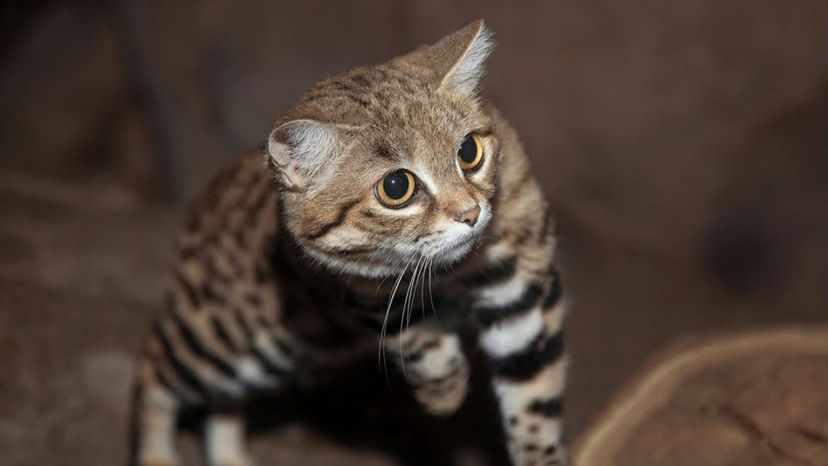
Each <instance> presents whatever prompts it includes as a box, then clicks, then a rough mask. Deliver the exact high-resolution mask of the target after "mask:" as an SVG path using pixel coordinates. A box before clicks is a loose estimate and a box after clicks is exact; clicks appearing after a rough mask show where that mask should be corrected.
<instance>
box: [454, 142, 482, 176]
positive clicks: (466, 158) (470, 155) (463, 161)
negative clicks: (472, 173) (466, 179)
mask: <svg viewBox="0 0 828 466" xmlns="http://www.w3.org/2000/svg"><path fill="white" fill-rule="evenodd" d="M457 157H458V158H459V159H460V168H462V169H463V170H472V169H474V168H476V167H477V166H478V165H480V162H482V161H483V144H481V143H480V138H478V137H477V135H476V134H469V135H468V136H466V139H464V140H463V143H462V144H460V147H459V148H457Z"/></svg>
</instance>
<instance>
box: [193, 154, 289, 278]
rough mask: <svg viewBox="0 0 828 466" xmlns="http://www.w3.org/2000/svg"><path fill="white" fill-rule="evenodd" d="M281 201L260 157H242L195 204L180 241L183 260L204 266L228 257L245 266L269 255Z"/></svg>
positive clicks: (211, 184)
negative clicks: (219, 254) (217, 255)
mask: <svg viewBox="0 0 828 466" xmlns="http://www.w3.org/2000/svg"><path fill="white" fill-rule="evenodd" d="M278 197H279V191H278V188H277V186H276V182H275V180H274V179H273V176H272V173H271V170H270V168H269V167H268V166H267V165H266V162H265V158H264V156H263V155H262V153H261V152H258V151H250V152H247V153H244V154H243V155H242V156H240V157H238V158H237V159H235V160H234V161H232V162H230V163H229V164H228V165H227V166H225V167H224V168H223V169H222V170H221V171H220V172H219V173H218V174H216V175H215V176H214V177H213V179H212V180H211V181H210V183H209V184H208V185H207V188H206V189H205V190H204V191H203V192H202V193H201V194H200V195H199V196H198V197H197V198H196V200H195V202H194V203H193V204H192V207H191V209H190V212H189V215H188V217H187V222H186V224H185V226H184V228H183V229H182V231H181V232H180V234H179V236H178V248H179V252H180V255H181V259H184V260H186V259H187V258H188V257H190V256H193V257H196V256H198V257H200V258H201V259H202V260H203V259H204V258H205V257H204V256H209V255H210V254H211V252H213V253H214V252H216V251H224V252H226V253H228V254H231V255H233V256H234V257H236V259H237V260H238V261H241V262H244V261H245V260H253V261H254V260H255V257H254V256H256V255H261V254H265V253H266V251H264V249H265V248H267V247H269V245H270V243H271V242H272V239H273V237H274V235H275V233H276V231H277V229H278V208H277V204H278ZM245 256H250V257H245ZM238 265H242V264H237V266H238ZM245 265H249V264H245ZM236 268H239V267H236Z"/></svg>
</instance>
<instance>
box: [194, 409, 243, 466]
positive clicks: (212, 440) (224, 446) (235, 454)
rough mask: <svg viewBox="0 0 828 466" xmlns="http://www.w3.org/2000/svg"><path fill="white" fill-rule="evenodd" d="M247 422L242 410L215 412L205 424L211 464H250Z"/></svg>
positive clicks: (207, 451)
mask: <svg viewBox="0 0 828 466" xmlns="http://www.w3.org/2000/svg"><path fill="white" fill-rule="evenodd" d="M244 427H245V422H244V416H243V415H242V413H241V412H213V413H210V414H209V415H208V417H207V420H206V422H205V426H204V451H205V454H206V455H207V464H208V465H209V466H250V465H251V464H252V462H251V460H250V457H249V456H248V454H247V452H246V441H245V433H244V432H245V429H244Z"/></svg>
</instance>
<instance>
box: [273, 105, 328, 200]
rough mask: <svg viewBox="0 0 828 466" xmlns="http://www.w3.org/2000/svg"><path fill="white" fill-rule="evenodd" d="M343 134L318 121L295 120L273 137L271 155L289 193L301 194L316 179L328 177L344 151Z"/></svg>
mask: <svg viewBox="0 0 828 466" xmlns="http://www.w3.org/2000/svg"><path fill="white" fill-rule="evenodd" d="M343 147H344V146H343V143H342V138H341V136H340V132H339V131H338V130H337V128H336V127H335V126H333V125H329V124H326V123H321V122H318V121H315V120H305V119H302V120H293V121H289V122H287V123H285V124H282V125H280V126H278V127H277V128H275V129H274V130H273V131H271V133H270V137H269V138H268V141H267V153H268V155H269V156H270V160H271V161H272V162H273V165H274V166H275V167H276V169H277V171H278V174H279V180H280V182H281V184H282V187H284V188H285V189H287V190H291V191H301V190H303V189H305V188H306V187H307V186H308V185H309V183H310V182H311V181H312V180H313V179H314V178H316V177H319V176H324V174H325V169H326V168H328V167H331V166H333V164H334V163H335V162H336V159H337V158H338V157H339V155H340V154H341V153H342V150H343Z"/></svg>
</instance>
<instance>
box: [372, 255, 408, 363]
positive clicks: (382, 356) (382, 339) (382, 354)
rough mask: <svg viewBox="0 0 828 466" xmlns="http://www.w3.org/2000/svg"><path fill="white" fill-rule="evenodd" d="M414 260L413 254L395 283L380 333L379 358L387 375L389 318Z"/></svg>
mask: <svg viewBox="0 0 828 466" xmlns="http://www.w3.org/2000/svg"><path fill="white" fill-rule="evenodd" d="M413 260H414V255H413V254H412V255H411V257H410V258H409V259H408V262H406V263H405V266H404V267H403V269H402V271H401V272H400V276H399V277H397V281H396V282H394V287H393V288H392V289H391V295H390V296H389V298H388V306H387V307H386V308H385V317H384V318H383V320H382V330H381V331H380V341H379V348H378V352H379V354H378V358H379V362H380V364H381V367H383V368H385V375H386V376H387V375H388V366H387V364H386V359H385V332H386V330H387V327H388V316H389V315H390V314H391V305H392V304H393V303H394V297H395V296H396V295H397V289H398V288H399V286H400V282H401V281H402V279H403V277H404V276H405V272H406V271H407V270H408V266H409V265H410V264H411V261H413Z"/></svg>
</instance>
